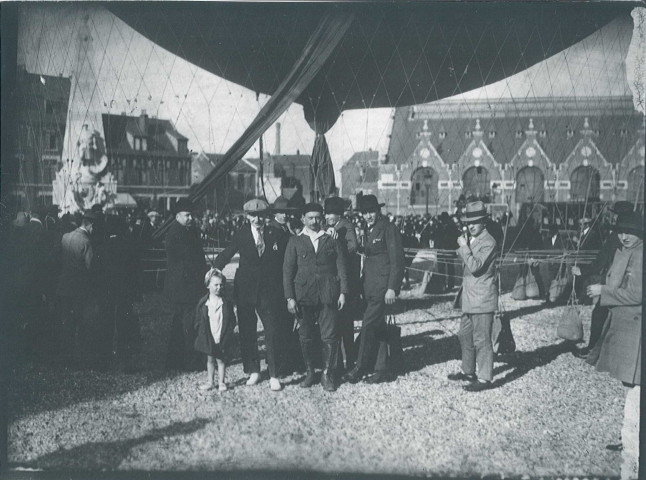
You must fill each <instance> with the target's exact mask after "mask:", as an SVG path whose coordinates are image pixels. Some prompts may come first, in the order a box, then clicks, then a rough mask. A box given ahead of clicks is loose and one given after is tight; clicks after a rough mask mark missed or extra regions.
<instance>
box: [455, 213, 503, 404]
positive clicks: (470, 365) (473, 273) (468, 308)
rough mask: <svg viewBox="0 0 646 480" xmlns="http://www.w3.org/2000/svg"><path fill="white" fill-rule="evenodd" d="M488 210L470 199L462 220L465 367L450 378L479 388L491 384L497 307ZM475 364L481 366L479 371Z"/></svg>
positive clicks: (460, 251) (471, 388) (469, 387)
mask: <svg viewBox="0 0 646 480" xmlns="http://www.w3.org/2000/svg"><path fill="white" fill-rule="evenodd" d="M486 219H487V210H486V208H485V205H484V203H483V202H481V201H476V202H470V203H467V205H466V208H465V213H464V216H463V217H462V222H463V223H464V224H466V225H467V232H466V233H465V234H464V235H461V236H460V237H458V245H459V248H458V255H460V257H461V258H462V261H463V267H464V268H463V270H464V273H463V277H462V288H461V292H460V293H459V295H461V299H462V322H461V323H460V331H459V333H458V337H459V339H460V347H461V349H462V371H461V372H459V373H452V374H450V375H449V377H448V378H449V380H459V381H461V380H466V381H468V382H470V384H469V385H467V386H465V387H464V389H465V390H467V391H470V392H478V391H481V390H486V389H489V388H492V385H493V384H492V381H491V380H492V378H493V345H492V342H491V328H492V325H493V315H494V312H495V311H496V309H497V308H498V283H497V275H498V267H497V264H496V258H497V256H498V254H497V252H498V248H497V245H496V241H495V240H494V238H493V237H492V236H491V234H490V233H489V232H487V230H486V228H485V222H486ZM476 365H477V367H478V371H477V375H476Z"/></svg>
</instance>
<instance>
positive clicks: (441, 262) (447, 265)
mask: <svg viewBox="0 0 646 480" xmlns="http://www.w3.org/2000/svg"><path fill="white" fill-rule="evenodd" d="M455 258H456V254H455V252H437V272H438V274H439V277H440V284H441V285H442V286H443V287H444V288H443V290H453V287H455Z"/></svg>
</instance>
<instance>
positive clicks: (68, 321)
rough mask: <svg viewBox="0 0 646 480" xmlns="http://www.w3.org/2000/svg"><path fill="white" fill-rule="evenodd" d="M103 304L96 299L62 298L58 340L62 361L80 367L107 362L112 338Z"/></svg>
mask: <svg viewBox="0 0 646 480" xmlns="http://www.w3.org/2000/svg"><path fill="white" fill-rule="evenodd" d="M102 305H103V302H102V301H101V300H99V299H95V298H72V297H60V303H59V306H60V321H61V326H60V327H61V328H60V334H61V337H60V339H59V345H60V349H61V350H60V351H61V354H62V356H63V359H64V360H65V361H67V362H68V363H73V364H75V365H78V366H82V365H86V366H97V364H98V363H100V362H106V361H107V360H108V358H109V355H110V352H111V349H112V343H111V342H112V337H110V338H107V335H106V323H107V322H106V317H105V312H104V309H103V308H102Z"/></svg>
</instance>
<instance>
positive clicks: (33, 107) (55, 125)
mask: <svg viewBox="0 0 646 480" xmlns="http://www.w3.org/2000/svg"><path fill="white" fill-rule="evenodd" d="M17 76H18V78H17V81H16V103H17V105H16V112H17V115H18V119H17V120H18V121H17V132H16V137H15V140H16V143H15V156H14V158H13V159H12V160H13V161H11V162H6V163H5V162H3V165H2V168H3V172H2V173H3V175H8V176H10V177H11V178H14V179H15V181H14V182H13V192H12V193H13V194H14V195H15V196H16V200H17V204H18V205H19V206H20V208H21V209H30V208H33V206H34V205H38V204H40V205H51V203H52V181H53V180H54V178H55V177H56V172H58V170H60V167H61V161H62V158H61V155H62V152H63V139H64V137H65V122H66V117H67V104H68V101H69V96H70V85H71V82H70V79H69V78H64V77H53V76H49V75H37V74H32V73H27V71H26V70H24V69H21V70H18V72H17Z"/></svg>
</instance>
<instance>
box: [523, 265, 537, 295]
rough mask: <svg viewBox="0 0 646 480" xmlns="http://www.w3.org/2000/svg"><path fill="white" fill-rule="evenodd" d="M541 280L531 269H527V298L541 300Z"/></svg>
mask: <svg viewBox="0 0 646 480" xmlns="http://www.w3.org/2000/svg"><path fill="white" fill-rule="evenodd" d="M538 282H539V279H538V278H536V275H535V274H534V272H533V271H532V268H531V267H528V268H527V275H526V276H525V296H526V297H527V298H540V296H541V287H540V285H539V284H538Z"/></svg>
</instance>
